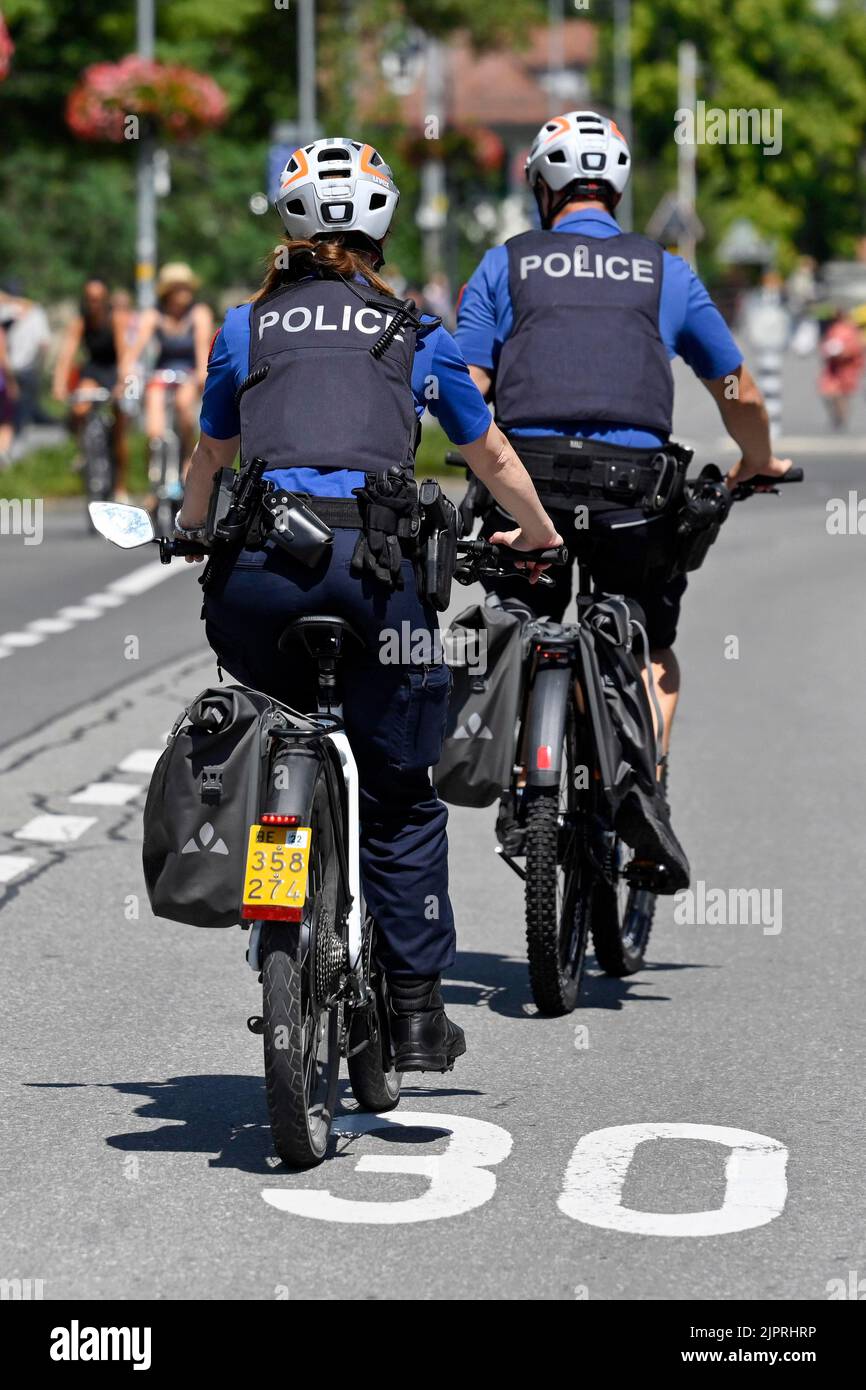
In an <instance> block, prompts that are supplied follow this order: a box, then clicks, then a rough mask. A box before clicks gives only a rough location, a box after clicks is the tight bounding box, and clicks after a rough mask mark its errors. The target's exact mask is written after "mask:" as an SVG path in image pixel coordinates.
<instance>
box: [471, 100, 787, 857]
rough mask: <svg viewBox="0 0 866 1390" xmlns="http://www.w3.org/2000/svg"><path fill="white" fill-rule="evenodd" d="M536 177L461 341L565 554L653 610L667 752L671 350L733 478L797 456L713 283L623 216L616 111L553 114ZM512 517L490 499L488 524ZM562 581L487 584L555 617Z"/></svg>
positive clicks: (678, 585) (535, 155) (675, 499)
mask: <svg viewBox="0 0 866 1390" xmlns="http://www.w3.org/2000/svg"><path fill="white" fill-rule="evenodd" d="M526 173H527V178H528V181H529V183H530V186H531V188H532V190H533V193H534V195H535V198H536V202H537V204H538V211H539V214H540V219H541V230H538V231H531V232H526V233H524V234H523V235H520V236H516V237H513V238H512V239H511V240H510V241H508V242H507V243H506V244H505V245H504V246H497V247H494V248H493V250H491V251H488V252H487V254H486V255H485V256H484V258H483V260H482V261H481V263H480V265H479V266H478V268H477V270H476V271H475V273H474V274H473V276H472V278H471V279H470V280H469V283H468V284H467V286H466V287H465V290H464V292H463V295H462V298H461V301H460V306H459V312H458V326H457V332H456V338H457V342H458V344H459V346H460V348H461V350H462V352H463V355H464V357H465V358H466V361H467V362H468V363H469V364H470V366H469V370H470V372H471V374H472V377H473V379H474V380H475V382H476V383H477V384H478V386H479V388H480V389H481V391H482V392H483V394H484V395H485V396H486V397H492V398H493V399H494V400H495V406H496V418H497V421H498V422H499V424H500V425H501V426H502V428H503V430H504V431H505V432H506V434H507V435H508V437H509V438H510V440H511V441H512V443H514V445H515V447H516V448H517V451H518V453H519V454H520V456H521V458H522V459H523V461H524V462H525V463H526V465H527V468H528V470H529V472H530V474H531V476H532V478H533V481H534V482H535V484H536V487H537V488H538V491H539V495H540V496H541V499H542V501H543V502H544V504H545V506H547V507H548V508H549V510H550V512H551V514H552V516H553V518H554V521H555V522H556V525H557V528H558V530H560V531H561V532H562V534H563V536H564V538H565V541H566V544H567V545H568V548H569V554H570V555H571V556H572V557H575V556H577V555H579V556H580V557H581V558H582V559H584V560H585V561H586V562H587V563H588V564H589V565H590V567H591V572H592V576H593V581H594V584H595V585H596V586H597V587H598V588H599V589H601V590H604V591H607V592H612V593H625V594H626V595H627V596H629V597H630V598H634V599H636V600H638V602H639V603H640V604H641V606H642V608H643V609H644V612H645V615H646V620H647V630H648V636H649V642H650V650H651V657H652V665H653V671H654V675H655V680H656V687H657V690H658V692H659V699H660V703H661V707H662V713H663V716H664V723H665V745H666V746H667V740H668V738H669V736H670V726H671V719H672V717H673V714H674V711H675V708H676V703H677V696H678V692H679V668H678V665H677V660H676V657H675V655H674V652H673V644H674V639H675V636H676V629H677V620H678V616H679V611H680V603H681V601H682V597H683V593H684V591H685V588H686V579H685V577H684V576H683V575H681V574H680V575H678V576H676V577H675V578H671V577H670V575H671V569H672V565H671V560H672V553H671V552H672V547H673V545H674V534H675V528H676V522H675V513H676V510H677V508H678V504H679V499H680V497H681V493H682V482H683V475H684V472H685V468H686V466H687V463H688V460H689V458H690V455H688V454H687V453H686V451H684V450H680V449H679V448H678V447H677V446H676V445H673V444H671V442H670V433H671V428H672V414H673V395H674V389H673V375H672V372H671V367H670V361H671V359H672V358H673V357H676V356H677V355H679V356H681V357H682V358H683V359H684V360H685V361H686V362H687V363H688V364H689V366H690V367H691V368H692V370H693V371H694V372H695V374H696V375H697V376H698V377H699V378H700V379H701V381H702V382H703V384H704V385H705V386H706V388H707V390H708V391H709V392H710V394H711V396H712V397H713V399H714V400H715V401H716V403H717V405H718V408H719V411H720V413H721V416H722V420H723V422H724V425H725V428H726V429H727V431H728V433H729V434H730V435H731V437H732V438H733V439H734V441H735V442H736V443H737V445H738V446H739V449H740V451H741V458H740V459H739V461H738V463H737V464H736V465H735V466H734V467H733V468H732V469H731V472H730V474H729V475H728V482H729V483H730V484H733V483H734V482H745V481H746V479H748V478H751V477H753V476H755V475H756V474H759V473H761V474H773V475H778V474H781V473H783V472H785V471H786V470H787V468H788V467H789V465H790V460H778V459H776V458H774V457H773V450H772V447H771V444H770V432H769V426H768V421H767V413H766V410H765V408H764V403H763V399H762V397H761V393H760V391H759V390H758V388H757V386H756V385H755V382H754V380H753V379H752V376H751V375H750V373H749V371H748V369H747V367H746V366H745V364H744V362H743V356H742V353H741V352H740V350H739V348H738V347H737V345H736V343H735V342H734V340H733V338H732V337H731V334H730V333H729V331H728V329H727V326H726V325H725V323H724V320H723V319H722V317H721V314H720V313H719V311H718V310H717V309H716V307H715V305H714V304H713V302H712V300H711V299H710V297H709V294H708V293H707V291H706V289H705V288H704V286H703V284H702V283H701V281H700V280H699V279H698V277H697V276H696V275H695V274H694V273H693V271H692V270H691V269H690V267H689V266H688V265H687V264H686V263H685V262H684V261H683V260H681V259H680V258H679V257H677V256H673V255H670V254H668V253H667V252H666V251H663V250H662V249H661V247H659V246H658V244H657V243H656V242H654V241H651V240H650V239H649V238H647V237H643V236H638V235H634V234H626V233H623V232H622V231H621V229H620V227H619V226H618V224H617V222H616V220H615V217H614V211H615V209H616V206H617V204H618V203H619V201H620V198H621V197H622V193H623V190H624V189H625V186H626V184H627V182H628V179H629V176H630V173H631V154H630V152H629V147H628V145H627V143H626V141H625V139H624V138H623V136H622V134H621V132H620V131H619V130H618V128H617V126H616V125H615V124H614V122H613V121H611V120H608V119H607V118H606V117H604V116H600V115H597V114H596V113H595V112H593V111H571V112H569V113H568V114H567V115H564V116H557V117H556V118H555V119H552V120H550V121H548V122H547V123H546V124H545V125H544V126H543V127H542V129H541V130H540V131H539V133H538V135H537V136H536V139H535V141H534V143H533V145H532V148H531V150H530V154H529V157H528V159H527V163H526ZM509 524H510V523H509V521H508V518H507V517H504V516H503V515H502V513H501V510H500V509H499V508H497V507H493V508H492V509H490V510H489V511H488V512H487V515H486V518H485V523H484V527H483V530H484V533H485V534H487V533H489V532H491V531H493V532H500V531H507V528H508V526H509ZM554 578H555V586H554V587H551V588H543V589H542V588H533V589H530V588H529V587H528V586H527V585H526V583H525V582H524V581H523V580H520V579H507V580H496V581H493V582H491V583H490V585H489V587H490V588H492V589H495V590H496V592H498V593H500V594H501V595H502V596H505V595H519V597H520V598H521V599H522V600H525V601H526V602H527V603H528V605H529V607H530V608H531V609H532V611H533V612H534V613H536V614H539V615H541V616H546V617H551V618H553V619H555V620H557V621H558V620H560V619H561V618H562V616H563V614H564V612H565V609H566V607H567V605H568V601H569V598H570V596H571V575H570V572H569V570H568V569H558V570H556V571H555V572H554ZM502 828H503V832H504V833H507V831H508V816H507V808H506V815H505V816H504V818H503V827H502Z"/></svg>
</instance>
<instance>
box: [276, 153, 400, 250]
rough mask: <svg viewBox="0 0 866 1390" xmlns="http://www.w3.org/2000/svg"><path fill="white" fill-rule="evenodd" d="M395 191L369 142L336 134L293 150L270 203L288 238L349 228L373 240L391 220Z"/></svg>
mask: <svg viewBox="0 0 866 1390" xmlns="http://www.w3.org/2000/svg"><path fill="white" fill-rule="evenodd" d="M399 201H400V190H399V189H398V188H397V185H396V184H395V182H394V179H393V176H392V174H391V170H390V168H389V167H388V165H387V164H386V163H385V161H384V159H383V158H382V156H381V155H380V154H379V153H378V151H377V150H374V149H373V146H372V145H365V144H363V143H361V142H360V141H358V140H346V139H344V138H343V137H341V136H338V137H335V138H333V139H326V140H315V141H313V143H312V144H311V145H304V146H302V147H301V148H300V149H297V150H295V152H294V154H293V155H292V157H291V159H290V160H289V162H288V164H287V165H286V167H285V169H284V170H283V172H282V174H281V175H280V191H279V193H278V194H277V197H276V198H275V200H274V206H275V208H276V209H277V212H278V213H279V214H280V219H281V221H282V224H283V226H284V227H285V229H286V231H287V232H288V233H289V235H290V236H292V237H299V238H301V237H302V238H309V239H312V238H314V237H319V236H326V235H328V234H329V233H333V232H353V233H355V234H356V235H360V236H364V237H367V238H369V240H370V241H372V242H375V243H376V244H377V245H378V244H379V243H380V242H381V241H382V239H383V237H384V236H385V233H386V232H387V231H388V228H389V227H390V225H391V219H392V217H393V216H394V211H395V209H396V207H397V204H398V202H399Z"/></svg>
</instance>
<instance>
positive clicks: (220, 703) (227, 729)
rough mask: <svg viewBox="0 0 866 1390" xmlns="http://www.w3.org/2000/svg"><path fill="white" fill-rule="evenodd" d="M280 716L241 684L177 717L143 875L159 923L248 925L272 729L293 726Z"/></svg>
mask: <svg viewBox="0 0 866 1390" xmlns="http://www.w3.org/2000/svg"><path fill="white" fill-rule="evenodd" d="M277 710H278V707H277V706H276V705H275V704H274V702H273V701H271V700H270V699H269V698H268V696H267V695H263V694H262V693H261V692H260V691H258V690H249V689H247V688H246V687H245V686H238V685H233V686H226V687H224V688H223V689H208V690H203V691H202V692H201V694H200V695H198V696H197V697H196V699H195V700H193V702H192V704H191V705H189V706H187V708H186V709H185V710H184V712H183V714H182V715H181V716H180V718H179V719H178V720H177V721H176V723H175V726H174V728H173V729H172V731H171V734H170V735H169V740H168V746H167V748H166V750H165V752H164V753H163V754H162V756H161V758H160V759H159V762H158V763H157V765H156V767H155V768H154V772H153V777H152V778H151V782H150V787H149V788H148V793H147V802H146V804H145V807H144V848H143V854H142V860H143V864H144V877H145V882H146V884H147V895H148V897H149V899H150V905H151V907H152V908H153V911H154V912H155V913H156V915H157V916H158V917H169V918H171V919H172V921H175V922H188V923H189V924H190V925H191V926H195V927H231V926H233V925H234V924H235V923H236V922H239V921H240V919H241V900H242V897H243V885H244V868H245V863H246V850H247V840H248V836H249V827H250V826H251V825H253V824H255V822H256V820H257V817H258V810H259V806H260V804H261V803H260V800H259V795H260V790H261V788H262V785H263V779H264V777H265V775H266V772H267V760H268V748H269V738H268V733H269V730H270V728H271V726H272V725H273V724H274V723H275V722H278V721H279V722H280V723H284V720H285V712H284V711H282V710H280V711H279V713H278V712H277Z"/></svg>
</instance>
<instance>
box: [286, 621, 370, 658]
mask: <svg viewBox="0 0 866 1390" xmlns="http://www.w3.org/2000/svg"><path fill="white" fill-rule="evenodd" d="M346 639H349V640H350V641H353V642H357V644H358V646H359V647H364V646H366V643H365V641H364V639H363V637H361V635H360V634H359V633H357V632H356V631H355V629H354V628H353V627H352V624H351V623H349V622H347V621H346V619H345V618H338V617H335V616H331V615H330V614H328V615H324V614H318V613H316V614H311V615H309V616H306V617H303V618H294V619H293V620H292V622H290V623H289V624H288V626H287V627H286V628H285V629H284V630H283V632H282V634H281V636H280V640H279V642H278V644H277V645H278V646H279V649H280V651H281V652H285V651H288V649H289V647H291V645H292V644H293V643H294V642H300V643H301V645H302V646H303V647H304V648H305V649H306V651H307V652H308V653H309V655H310V656H311V657H314V658H316V659H318V658H319V657H327V656H340V655H342V651H343V644H344V641H345V640H346Z"/></svg>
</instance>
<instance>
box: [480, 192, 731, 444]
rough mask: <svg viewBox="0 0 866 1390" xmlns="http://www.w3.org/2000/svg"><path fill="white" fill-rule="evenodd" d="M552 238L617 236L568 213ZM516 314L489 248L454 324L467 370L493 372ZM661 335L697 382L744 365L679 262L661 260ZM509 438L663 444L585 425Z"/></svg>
mask: <svg viewBox="0 0 866 1390" xmlns="http://www.w3.org/2000/svg"><path fill="white" fill-rule="evenodd" d="M553 230H554V232H572V233H574V232H577V233H579V234H580V235H581V236H590V237H613V236H619V235H621V233H622V228H621V227H620V226H619V224H618V223H617V222H616V220H615V218H613V217H611V216H610V214H609V213H606V212H602V211H601V210H600V209H596V208H588V209H586V210H585V211H580V212H574V213H571V214H570V215H569V216H568V217H564V218H563V219H562V221H561V222H558V223H557V224H556V226H555V227H554V228H553ZM513 324H514V313H513V309H512V305H511V295H510V292H509V285H508V252H507V251H506V249H505V247H504V246H494V247H493V249H492V250H491V251H488V252H487V254H486V255H485V256H484V257H483V259H482V261H481V263H480V265H479V266H478V268H477V270H476V271H475V272H474V274H473V276H472V278H471V279H470V280H469V282H468V284H467V285H466V288H465V290H464V291H463V295H462V298H461V300H460V308H459V312H458V317H457V332H456V335H455V336H456V338H457V344H458V346H459V348H460V350H461V352H462V353H463V356H464V358H465V359H466V361H467V362H470V363H472V365H473V366H476V367H484V368H485V369H486V370H487V371H492V372H495V371H496V365H497V362H498V361H499V354H500V352H501V350H502V346H503V344H504V343H505V342H506V340H507V339H508V337H509V336H510V334H511V331H512V327H513ZM659 329H660V332H661V336H662V341H663V342H664V344H665V347H666V348H667V351H668V357H669V358H674V357H682V359H683V361H684V362H687V363H688V365H689V366H690V367H691V369H692V371H693V372H695V373H696V375H697V376H699V377H703V378H704V379H705V380H715V379H717V378H719V377H723V376H727V375H728V374H729V373H731V372H734V371H736V369H737V367H739V365H740V364H741V362H742V360H743V354H742V353H741V352H740V349H739V348H738V347H737V344H736V343H735V341H734V339H733V337H732V336H731V333H730V330H729V329H728V326H727V324H726V323H725V321H724V319H723V318H722V316H721V314H720V313H719V311H718V309H717V308H716V306H715V304H714V303H713V301H712V299H711V298H710V296H709V294H708V292H707V290H706V287H705V286H704V285H703V284H702V283H701V281H700V280H699V279H698V277H697V275H695V273H694V271H693V270H692V269H691V267H690V266H689V265H688V264H687V263H686V262H685V261H684V260H682V258H681V257H680V256H672V255H671V254H670V253H669V252H667V251H666V252H665V254H664V269H663V276H662V290H661V301H660V306H659ZM514 433H515V434H518V433H519V434H532V435H539V434H564V435H571V436H580V437H582V438H584V439H604V440H607V441H608V443H610V444H622V445H625V446H627V447H631V448H636V449H639V448H652V447H653V446H654V445H655V444H660V443H663V442H664V440H663V439H662V436H661V435H658V434H654V433H652V432H651V431H649V430H645V429H640V430H638V429H630V428H628V426H627V425H626V424H625V423H624V424H623V425H622V426H621V427H617V428H611V426H610V425H606V424H602V423H599V422H597V421H596V422H593V421H591V420H575V421H574V422H573V423H569V424H568V425H565V426H562V427H561V428H558V429H551V428H550V427H549V426H545V425H543V424H542V423H541V422H539V424H538V425H537V426H522V427H521V429H520V430H515V431H514Z"/></svg>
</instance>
